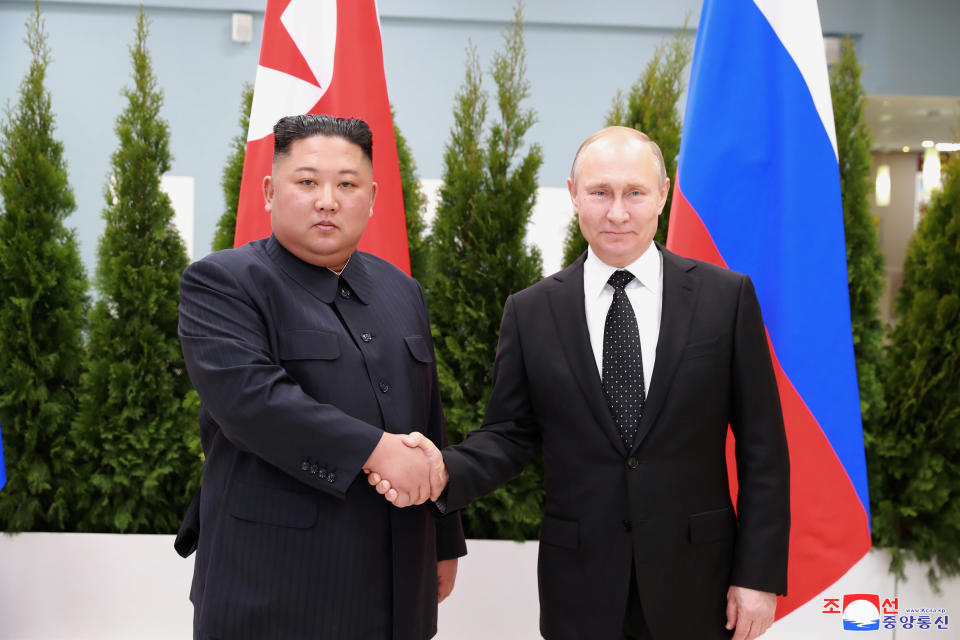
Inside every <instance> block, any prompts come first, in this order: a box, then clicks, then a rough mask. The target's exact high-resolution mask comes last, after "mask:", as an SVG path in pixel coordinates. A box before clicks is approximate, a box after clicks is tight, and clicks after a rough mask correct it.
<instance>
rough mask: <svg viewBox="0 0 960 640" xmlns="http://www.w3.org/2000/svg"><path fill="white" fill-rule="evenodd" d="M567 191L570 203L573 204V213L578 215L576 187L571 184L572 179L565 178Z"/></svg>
mask: <svg viewBox="0 0 960 640" xmlns="http://www.w3.org/2000/svg"><path fill="white" fill-rule="evenodd" d="M567 191H569V192H570V202H571V203H572V204H573V211H574V212H575V213H579V211H577V208H578V207H579V204H578V203H577V187H576V186H575V185H574V184H573V178H567Z"/></svg>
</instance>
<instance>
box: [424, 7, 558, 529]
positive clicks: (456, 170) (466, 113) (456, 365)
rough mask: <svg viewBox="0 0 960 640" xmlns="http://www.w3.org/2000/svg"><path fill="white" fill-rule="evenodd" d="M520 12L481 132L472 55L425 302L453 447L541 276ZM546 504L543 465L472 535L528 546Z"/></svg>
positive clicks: (480, 95) (482, 111)
mask: <svg viewBox="0 0 960 640" xmlns="http://www.w3.org/2000/svg"><path fill="white" fill-rule="evenodd" d="M525 71H526V64H525V48H524V44H523V14H522V10H521V8H520V7H518V8H517V9H516V11H515V13H514V20H513V22H511V23H510V25H509V26H508V27H507V29H506V31H505V33H504V47H503V50H502V51H499V52H497V53H496V54H495V55H494V57H493V61H492V65H491V75H492V76H493V81H494V84H495V85H496V87H497V107H498V109H497V111H498V118H497V120H496V121H495V122H494V123H493V125H492V126H491V127H490V130H489V134H488V136H487V140H486V145H484V143H483V140H482V138H483V132H484V126H485V121H486V114H487V94H486V92H485V91H484V90H483V89H482V88H481V71H480V66H479V62H478V58H477V52H476V49H475V48H472V47H471V48H469V49H468V51H467V69H466V77H465V79H464V82H463V84H462V85H461V87H460V91H459V92H458V93H457V96H456V99H455V109H454V121H455V123H454V126H453V129H452V131H451V138H450V141H449V142H448V143H447V145H446V149H445V152H444V172H443V179H444V184H443V187H442V188H441V191H440V204H439V206H438V207H437V215H436V219H435V220H434V223H433V232H432V234H431V251H430V256H429V266H430V268H429V271H428V273H427V299H428V301H429V303H430V313H431V317H432V318H433V327H432V329H433V335H434V339H435V342H436V351H437V361H438V368H439V373H440V385H441V393H442V395H443V399H444V409H445V411H446V417H447V424H448V429H449V434H450V440H451V442H454V443H456V442H460V441H461V440H463V438H464V437H465V436H466V434H467V433H468V432H470V431H472V430H473V429H475V428H476V427H478V426H479V425H480V422H481V419H482V416H483V412H484V408H485V407H486V403H487V399H488V398H489V396H490V386H491V373H492V366H491V365H492V363H493V359H494V355H495V352H496V346H497V336H498V334H499V327H500V317H501V314H502V312H503V304H504V302H505V300H506V298H507V296H508V295H510V294H511V293H513V292H515V291H519V290H520V289H523V288H525V287H527V286H529V285H531V284H533V283H534V282H536V281H537V280H539V279H540V277H541V271H542V267H541V259H540V253H539V251H538V250H537V249H536V248H534V247H530V246H528V245H527V244H526V243H525V242H524V237H525V235H526V227H527V222H528V221H529V219H530V215H531V213H532V210H533V205H534V202H535V199H536V193H537V171H538V170H539V168H540V165H541V164H542V162H543V158H542V153H541V150H540V147H539V145H535V144H534V145H530V147H529V148H527V150H526V153H525V154H523V155H521V148H522V147H523V144H524V142H523V139H524V135H525V134H526V133H527V131H528V130H529V128H530V126H531V125H532V124H533V122H534V120H535V115H534V113H533V111H531V110H524V109H523V108H522V104H521V103H522V102H523V101H524V100H525V99H526V98H527V97H528V96H529V83H528V82H527V80H526V79H525ZM542 501H543V480H542V465H540V464H533V465H529V466H528V467H527V469H526V470H525V471H524V472H523V474H521V476H520V477H519V478H517V479H515V480H514V481H513V482H511V483H510V484H508V485H507V486H506V487H504V488H501V489H499V490H497V491H496V492H495V493H494V494H492V495H491V496H489V497H487V498H485V499H484V500H480V501H478V502H476V503H474V504H473V505H471V506H470V507H468V509H467V511H466V514H465V518H464V526H465V528H466V530H467V535H468V536H470V537H479V538H491V537H494V538H514V539H522V538H530V537H534V536H535V535H536V531H537V527H538V526H539V523H540V518H541V515H542V513H541V509H542V507H541V505H542Z"/></svg>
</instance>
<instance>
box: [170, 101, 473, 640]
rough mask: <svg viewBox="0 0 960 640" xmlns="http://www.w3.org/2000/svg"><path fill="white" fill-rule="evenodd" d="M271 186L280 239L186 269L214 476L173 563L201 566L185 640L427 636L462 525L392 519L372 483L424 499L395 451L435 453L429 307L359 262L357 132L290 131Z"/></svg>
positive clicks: (418, 477)
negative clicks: (408, 438) (408, 442)
mask: <svg viewBox="0 0 960 640" xmlns="http://www.w3.org/2000/svg"><path fill="white" fill-rule="evenodd" d="M274 134H275V147H274V162H273V169H272V175H270V176H266V177H265V178H264V181H263V190H264V197H265V201H266V210H267V211H268V212H269V213H270V215H271V222H272V225H273V235H271V236H270V237H269V238H266V239H263V240H258V241H256V242H251V243H249V244H247V245H245V246H243V247H240V248H238V249H233V250H229V251H221V252H218V253H215V254H212V255H210V256H208V257H207V258H205V259H203V260H201V261H199V262H196V263H194V264H193V265H191V266H190V267H189V268H188V269H187V270H186V271H185V272H184V274H183V280H182V283H181V293H180V296H181V297H180V337H181V342H182V345H183V352H184V356H185V359H186V364H187V369H188V371H189V373H190V378H191V380H192V381H193V384H194V386H195V387H196V389H197V392H198V393H199V396H200V400H201V403H202V406H201V412H200V430H201V438H202V442H203V451H204V454H205V456H206V459H205V463H204V470H203V485H202V491H201V493H200V498H199V501H197V507H198V508H197V510H196V511H195V512H194V514H193V517H192V518H191V517H189V515H188V518H187V519H186V521H185V523H184V526H183V527H182V528H181V535H180V536H179V537H178V550H180V551H182V552H187V553H188V552H189V551H191V550H192V548H193V547H194V546H195V547H196V549H197V558H196V568H195V572H194V579H193V586H192V589H191V594H190V597H191V600H192V601H193V603H194V608H195V617H194V635H195V637H196V638H220V639H224V640H236V639H242V638H250V639H256V640H264V639H267V638H277V639H283V640H287V639H290V638H329V639H331V640H341V639H352V638H356V639H363V640H371V639H379V640H385V639H390V638H392V639H409V640H421V639H423V638H429V637H432V636H433V635H434V634H435V633H436V622H437V602H438V598H439V599H443V598H444V597H445V596H446V595H447V594H449V592H450V590H451V589H452V588H453V582H454V579H455V576H456V567H457V560H456V558H457V557H458V556H461V555H463V554H464V553H465V546H464V540H463V532H462V529H461V526H460V522H459V518H458V517H453V518H443V519H436V518H435V517H434V516H433V515H432V513H431V512H430V511H429V510H428V509H427V508H426V507H423V506H419V507H414V508H412V509H405V510H402V511H401V510H399V509H396V508H393V507H391V506H390V505H389V504H387V503H386V502H384V501H383V500H382V499H381V498H380V496H378V495H377V493H376V492H375V491H374V490H373V489H372V488H371V487H370V486H369V485H368V484H367V482H366V481H365V475H364V474H363V473H362V471H363V470H364V469H375V470H378V471H380V472H381V473H384V474H385V475H386V474H389V475H390V477H393V475H394V474H395V475H396V476H397V478H398V480H397V483H398V488H399V489H400V496H399V499H398V501H397V504H398V505H403V504H407V503H411V502H418V503H422V502H423V501H424V500H426V499H427V497H428V495H429V484H428V483H426V482H425V480H424V478H425V476H426V474H427V465H428V462H427V460H426V458H425V456H424V455H423V453H422V452H420V451H419V450H417V449H411V448H409V447H406V446H404V445H403V444H402V443H401V441H400V435H398V434H406V433H409V432H410V431H411V430H412V429H423V430H424V431H425V433H426V434H427V435H428V436H429V437H430V438H431V439H434V440H435V441H436V442H438V443H443V442H444V441H445V431H446V429H445V425H444V420H443V412H442V409H441V406H440V398H439V390H438V386H437V372H436V366H435V363H434V355H433V343H432V341H431V337H430V326H429V322H428V319H427V308H426V304H425V302H424V297H423V292H422V291H421V289H420V286H419V285H418V284H417V282H416V281H415V280H413V279H412V278H410V277H408V276H406V275H405V274H403V273H402V272H401V271H399V270H398V269H396V268H395V267H393V266H391V265H390V264H388V263H387V262H385V261H383V260H381V259H379V258H376V257H374V256H372V255H369V254H366V253H363V252H359V251H357V244H358V242H359V241H360V237H361V236H362V235H363V231H364V229H365V228H366V225H367V221H368V219H369V218H370V216H371V215H372V211H373V209H372V207H373V203H374V199H375V197H376V191H377V185H376V183H375V182H373V164H372V135H371V132H370V129H369V127H367V125H366V123H364V122H363V121H362V120H356V119H351V120H346V119H340V118H332V117H329V116H322V115H316V116H314V115H310V116H291V117H286V118H282V119H281V120H280V121H279V122H278V123H277V125H276V126H275V127H274Z"/></svg>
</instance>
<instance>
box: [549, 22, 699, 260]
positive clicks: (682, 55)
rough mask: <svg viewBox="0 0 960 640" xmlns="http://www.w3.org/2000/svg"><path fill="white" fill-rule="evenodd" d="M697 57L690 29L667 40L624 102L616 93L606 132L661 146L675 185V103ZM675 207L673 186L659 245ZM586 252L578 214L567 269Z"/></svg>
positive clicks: (567, 244) (567, 245)
mask: <svg viewBox="0 0 960 640" xmlns="http://www.w3.org/2000/svg"><path fill="white" fill-rule="evenodd" d="M692 56H693V42H692V40H691V39H690V37H689V36H688V35H687V23H686V22H684V24H683V26H682V27H681V28H680V29H679V30H678V31H677V32H676V33H675V34H674V35H673V36H672V37H670V38H669V39H664V41H663V42H661V43H660V44H659V45H658V46H657V48H656V50H655V51H654V53H653V58H651V59H650V62H648V63H647V66H646V68H644V70H643V73H641V74H640V77H639V78H637V81H636V82H634V83H633V86H631V87H630V90H629V92H628V93H627V95H626V96H624V95H623V92H622V91H617V95H616V97H615V98H614V99H613V104H612V105H611V107H610V112H609V113H608V114H607V119H606V123H605V126H607V127H612V126H614V125H619V126H624V127H633V128H634V129H637V130H639V131H642V132H644V133H645V134H647V135H648V136H650V139H651V140H654V141H655V142H656V143H657V144H658V145H660V150H661V151H662V152H663V160H664V164H665V165H666V167H665V168H666V171H667V177H668V178H670V180H673V179H674V175H675V174H676V172H677V155H678V154H679V153H680V129H681V127H682V124H683V122H682V116H681V114H680V111H679V109H678V108H677V103H678V101H679V100H680V96H681V94H683V92H684V90H685V89H686V84H687V83H686V75H685V74H684V69H686V67H687V65H688V64H690V59H691V57H692ZM672 202H673V185H672V184H671V185H670V193H669V194H668V195H667V203H666V204H665V205H664V207H663V213H662V214H661V215H660V222H659V224H658V226H657V235H656V236H655V237H654V239H655V240H656V241H657V242H659V243H660V244H665V243H666V241H667V225H668V224H669V222H670V206H671V203H672ZM586 250H587V241H586V240H584V238H583V235H582V234H581V233H580V225H579V223H578V222H577V216H576V214H574V215H573V218H572V219H571V220H570V222H569V224H568V225H567V236H566V239H565V241H564V249H563V264H564V266H566V265H569V264H570V263H572V262H573V261H574V260H576V259H577V257H579V256H580V254H581V253H583V252H584V251H586Z"/></svg>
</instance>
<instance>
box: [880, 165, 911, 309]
mask: <svg viewBox="0 0 960 640" xmlns="http://www.w3.org/2000/svg"><path fill="white" fill-rule="evenodd" d="M871 155H872V156H873V167H872V168H871V170H870V184H871V185H873V184H875V183H876V177H877V167H879V166H880V165H882V164H888V165H890V204H889V205H888V206H886V207H878V206H877V203H876V201H875V191H874V189H873V188H872V187H871V190H870V212H871V214H872V215H873V217H874V220H877V224H878V233H879V241H880V250H881V251H883V255H884V262H885V278H884V279H885V282H886V287H885V288H884V292H883V295H881V296H880V300H879V307H880V318H881V319H882V320H883V322H885V323H890V322H891V321H892V320H893V318H894V315H895V314H894V310H893V307H894V304H895V302H896V294H897V291H899V290H900V285H901V284H903V259H904V256H905V254H906V250H907V243H908V242H909V241H910V237H911V236H912V235H913V216H914V199H915V197H916V195H915V194H916V180H917V177H916V176H917V171H918V166H919V158H920V154H919V153H916V152H913V151H911V152H909V153H903V152H894V153H878V152H874V153H872V154H871Z"/></svg>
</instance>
